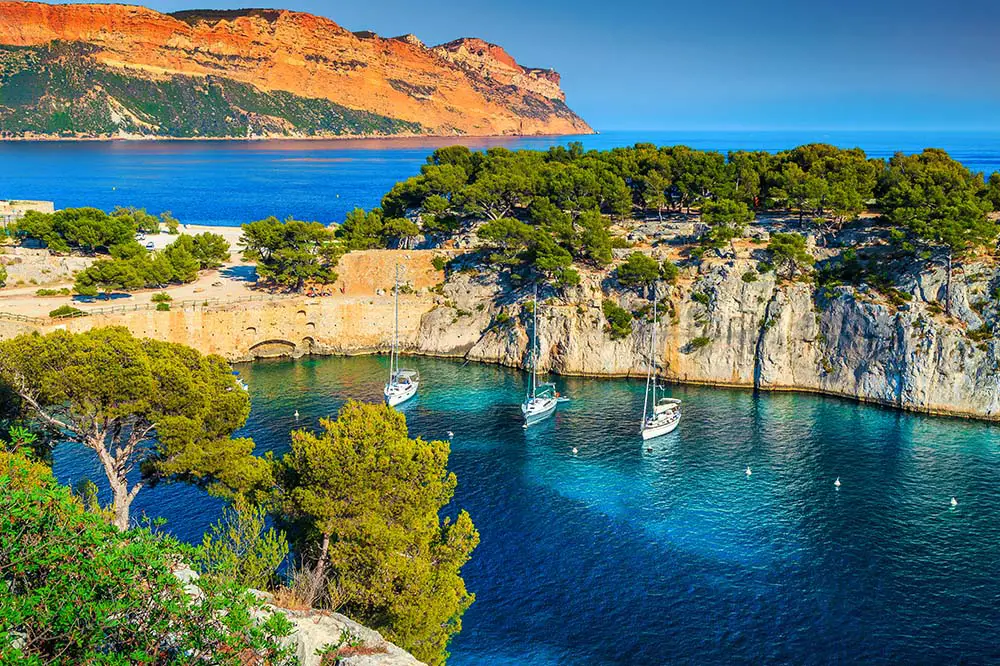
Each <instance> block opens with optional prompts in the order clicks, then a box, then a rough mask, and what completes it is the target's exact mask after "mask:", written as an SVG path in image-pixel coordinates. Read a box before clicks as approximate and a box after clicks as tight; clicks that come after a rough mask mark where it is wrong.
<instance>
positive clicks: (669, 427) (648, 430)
mask: <svg viewBox="0 0 1000 666" xmlns="http://www.w3.org/2000/svg"><path fill="white" fill-rule="evenodd" d="M680 422H681V417H680V416H678V417H677V418H676V419H673V420H671V421H667V422H662V423H657V422H655V421H652V420H650V421H648V422H646V423H644V424H643V426H642V439H643V440H644V441H645V440H647V439H653V438H655V437H662V436H663V435H668V434H670V433H672V432H673V431H674V430H676V429H677V426H678V425H680Z"/></svg>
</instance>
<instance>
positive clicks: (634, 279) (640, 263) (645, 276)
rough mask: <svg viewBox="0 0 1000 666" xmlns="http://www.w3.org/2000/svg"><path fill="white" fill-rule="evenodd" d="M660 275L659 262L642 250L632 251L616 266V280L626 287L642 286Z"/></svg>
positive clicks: (650, 282)
mask: <svg viewBox="0 0 1000 666" xmlns="http://www.w3.org/2000/svg"><path fill="white" fill-rule="evenodd" d="M658 277H660V264H659V263H658V262H657V261H656V259H653V258H652V257H649V256H646V255H645V254H643V253H642V252H633V253H632V254H630V255H629V256H628V259H626V260H625V262H624V263H623V264H622V265H621V266H619V267H618V282H620V283H621V284H623V285H625V286H626V287H644V286H648V285H650V284H652V283H653V282H655V281H656V279H657V278H658Z"/></svg>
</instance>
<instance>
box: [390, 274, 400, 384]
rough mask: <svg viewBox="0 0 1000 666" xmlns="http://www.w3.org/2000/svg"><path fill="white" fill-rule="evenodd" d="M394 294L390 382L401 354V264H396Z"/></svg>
mask: <svg viewBox="0 0 1000 666" xmlns="http://www.w3.org/2000/svg"><path fill="white" fill-rule="evenodd" d="M393 291H394V292H395V293H394V303H393V325H392V354H391V355H390V356H389V381H390V382H391V381H392V378H393V377H394V376H395V374H396V370H398V369H399V352H398V351H397V349H396V348H397V346H398V345H399V264H396V280H395V285H394V287H393Z"/></svg>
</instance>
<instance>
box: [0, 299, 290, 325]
mask: <svg viewBox="0 0 1000 666" xmlns="http://www.w3.org/2000/svg"><path fill="white" fill-rule="evenodd" d="M301 295H302V294H254V295H251V296H237V297H235V298H199V299H191V300H186V301H167V303H168V304H169V305H170V309H171V310H175V309H176V310H189V309H196V308H213V307H226V306H229V305H236V304H239V303H250V302H264V301H280V300H286V299H290V298H296V297H298V296H301ZM158 305H159V303H153V302H149V303H131V304H129V305H112V306H108V307H103V308H92V309H89V310H80V311H79V312H74V313H72V314H68V315H64V316H62V317H32V316H29V315H23V314H18V313H16V312H0V319H2V320H6V321H19V322H25V323H29V324H39V325H45V324H52V323H55V322H58V321H59V320H61V319H74V318H77V317H90V316H94V315H113V314H124V313H126V312H141V311H144V310H156V306H158Z"/></svg>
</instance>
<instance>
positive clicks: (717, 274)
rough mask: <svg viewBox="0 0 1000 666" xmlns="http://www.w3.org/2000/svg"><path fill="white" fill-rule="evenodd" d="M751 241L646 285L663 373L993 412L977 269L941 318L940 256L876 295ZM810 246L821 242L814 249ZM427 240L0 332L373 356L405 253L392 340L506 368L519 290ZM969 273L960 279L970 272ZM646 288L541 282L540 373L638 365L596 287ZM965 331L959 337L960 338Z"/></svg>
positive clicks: (517, 342) (994, 388)
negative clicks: (152, 306)
mask: <svg viewBox="0 0 1000 666" xmlns="http://www.w3.org/2000/svg"><path fill="white" fill-rule="evenodd" d="M754 247H755V246H754V245H753V243H746V244H744V245H743V246H741V247H739V248H738V250H739V252H738V258H737V257H729V258H714V259H706V260H704V261H702V262H701V263H700V264H698V265H693V266H688V267H686V268H685V269H684V270H683V271H682V273H681V275H680V277H679V279H678V281H677V283H676V284H675V285H667V284H662V283H661V284H660V285H659V287H658V291H657V297H658V298H659V299H660V300H661V301H662V302H664V303H665V304H666V308H667V311H668V315H666V316H664V317H663V318H661V320H660V321H659V323H658V325H659V327H660V328H659V331H658V338H659V340H660V349H659V350H658V353H657V358H658V362H659V365H660V368H661V370H660V375H661V377H662V379H663V380H664V381H666V382H676V383H682V384H698V385H708V386H726V387H739V388H749V389H756V390H767V391H799V392H807V393H817V394H823V395H831V396H838V397H842V398H849V399H853V400H858V401H861V402H866V403H873V404H878V405H883V406H888V407H893V408H897V409H902V410H906V411H912V412H919V413H926V414H938V415H949V416H960V417H969V418H976V419H984V420H1000V415H998V410H1000V370H998V361H1000V353H998V352H1000V350H998V348H997V344H996V342H995V341H994V340H992V338H990V339H988V340H975V339H973V338H974V337H975V336H974V334H973V333H970V331H971V332H974V331H975V330H978V329H979V328H980V327H981V326H982V323H983V322H984V321H986V320H992V319H993V318H994V317H995V316H997V305H996V304H993V303H992V302H990V303H988V304H986V305H985V306H984V305H983V303H982V302H981V300H980V299H981V298H982V296H981V295H982V294H983V293H985V292H986V291H988V287H989V284H990V283H991V281H992V280H993V279H994V274H993V269H992V267H989V266H977V265H972V264H970V265H967V266H966V267H965V271H964V274H963V275H961V276H960V277H956V279H954V280H953V284H952V294H951V302H952V315H950V316H949V315H945V314H943V313H941V312H940V308H939V307H937V302H938V301H939V299H940V298H941V293H942V291H943V290H944V288H945V283H946V275H945V271H944V269H943V268H941V267H934V266H931V267H929V268H926V269H925V270H924V271H922V272H916V273H915V274H914V275H915V276H916V277H914V278H913V279H911V280H910V281H909V282H908V283H905V282H904V283H903V290H904V291H905V293H908V294H911V296H910V300H908V301H906V302H902V303H899V304H892V303H890V302H887V301H886V300H885V298H884V297H882V295H880V294H878V293H876V292H875V291H874V290H872V289H869V288H866V287H863V286H862V287H854V286H839V287H836V288H834V289H832V290H830V293H829V294H825V295H824V294H822V293H820V290H818V289H817V288H816V286H815V285H814V284H812V283H807V282H793V281H788V280H783V279H779V278H778V277H777V276H776V275H775V274H774V272H773V271H771V272H764V273H761V272H759V270H758V269H759V268H760V262H759V261H758V260H757V259H755V258H753V256H752V254H753V252H754ZM817 252H820V250H817ZM435 254H436V253H435V251H408V252H404V251H389V250H375V251H367V252H357V253H351V254H350V255H347V257H345V259H344V260H343V261H344V262H345V266H344V268H345V270H344V272H343V273H342V275H344V274H345V273H346V274H349V275H355V276H356V277H357V282H351V281H348V282H345V283H344V288H345V290H346V291H347V295H342V294H339V293H338V295H335V296H332V297H322V298H306V297H301V298H291V299H282V300H278V301H269V302H267V301H265V302H255V303H249V304H248V303H243V304H239V305H233V306H227V305H224V304H221V305H220V304H212V305H206V306H205V307H201V306H198V305H196V306H192V307H189V308H184V309H176V310H172V311H170V312H156V311H154V310H142V311H136V312H128V313H120V314H109V315H94V316H88V317H81V318H78V319H71V320H66V321H60V320H52V322H51V323H50V324H48V325H45V326H38V325H33V324H27V323H23V322H14V321H0V335H2V336H3V337H8V336H10V335H15V334H17V333H20V332H24V331H27V330H34V329H38V328H42V329H51V328H53V327H55V326H63V327H66V328H68V329H69V330H73V331H77V330H86V329H89V328H93V327H97V326H108V325H124V326H127V327H128V328H130V329H131V330H132V331H133V332H134V333H136V334H137V335H143V336H149V337H154V338H160V339H165V340H170V341H173V342H181V343H184V344H188V345H190V346H192V347H195V348H196V349H199V350H200V351H202V352H209V353H217V354H220V355H222V356H224V357H226V358H227V359H228V360H230V361H233V362H241V361H252V360H255V359H259V358H273V357H300V356H304V355H308V354H315V355H356V354H357V355H360V354H371V353H383V352H385V351H386V350H387V348H388V342H389V340H390V338H391V332H392V321H393V312H392V299H391V295H390V291H389V285H391V277H390V276H391V271H392V267H393V266H394V265H395V263H396V262H408V264H407V265H409V266H412V274H413V275H414V276H415V277H416V276H419V277H418V278H417V281H416V284H415V287H416V291H415V293H412V294H406V295H404V296H402V297H401V299H400V302H401V306H400V338H401V344H402V347H403V352H404V353H406V354H412V355H424V356H433V357H441V358H461V359H465V360H469V361H476V362H483V363H494V364H499V365H504V366H509V367H524V366H525V362H526V360H527V349H528V334H529V329H528V328H527V327H526V324H527V321H528V317H527V313H526V310H525V303H526V302H527V299H529V298H530V296H529V295H528V293H527V291H526V290H525V289H523V288H521V289H516V288H514V287H512V286H511V285H510V284H509V283H508V282H507V280H506V278H504V277H503V276H502V275H500V274H497V273H494V272H487V271H472V270H457V271H453V272H451V274H450V275H449V277H448V279H447V280H446V281H445V282H443V283H438V285H436V286H431V285H434V283H435V281H439V280H440V277H441V275H442V274H441V273H440V272H437V275H438V277H437V278H435V277H434V274H435V273H436V271H435V270H434V269H433V268H432V267H431V266H430V263H431V262H430V259H431V257H432V256H434V255H435ZM973 278H974V279H973ZM649 295H650V294H649V293H639V292H637V291H623V290H620V289H618V290H614V291H610V292H609V291H608V290H607V276H606V274H604V273H602V272H593V273H588V274H586V275H584V279H583V280H582V281H581V284H580V285H579V286H576V287H573V288H570V289H567V290H565V291H564V292H562V293H560V294H558V295H556V294H555V293H554V292H551V293H550V292H548V291H545V292H543V297H542V298H543V305H542V309H541V311H540V321H541V323H540V327H541V358H540V363H541V367H542V368H543V369H544V370H545V371H547V372H551V373H553V374H558V375H565V376H591V377H641V376H645V372H646V367H647V360H646V349H647V345H648V340H649V335H650V334H651V328H652V325H653V324H652V322H651V321H649V317H648V315H647V316H641V315H640V316H637V317H636V318H635V319H634V321H633V326H632V331H631V333H630V334H629V335H627V336H625V337H623V338H621V339H618V340H613V339H611V337H610V336H609V333H608V332H607V331H606V325H607V322H606V319H605V317H604V316H603V314H602V311H601V304H602V300H603V299H604V298H607V297H609V296H611V297H612V298H613V299H614V300H616V301H617V302H618V303H620V304H621V305H622V306H623V307H624V308H625V309H628V310H632V311H636V312H641V310H642V307H643V306H644V305H646V304H648V303H650V301H649V300H648V296H649ZM970 335H971V336H972V337H970Z"/></svg>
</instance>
